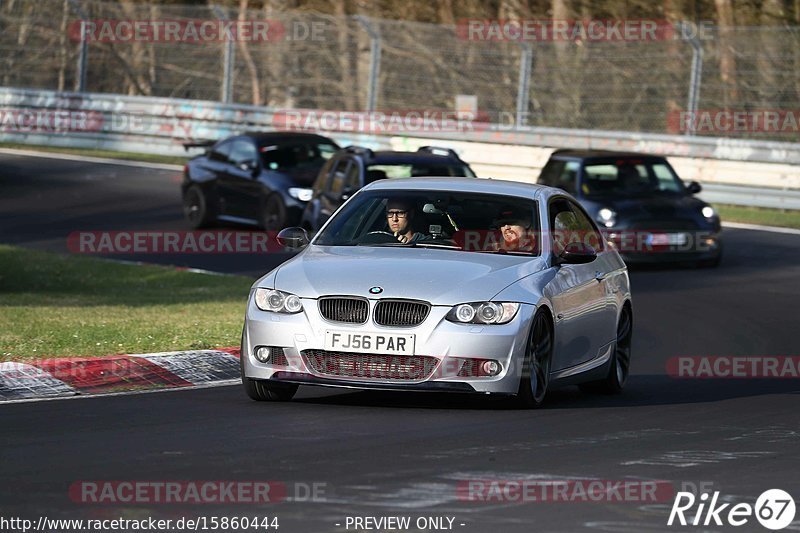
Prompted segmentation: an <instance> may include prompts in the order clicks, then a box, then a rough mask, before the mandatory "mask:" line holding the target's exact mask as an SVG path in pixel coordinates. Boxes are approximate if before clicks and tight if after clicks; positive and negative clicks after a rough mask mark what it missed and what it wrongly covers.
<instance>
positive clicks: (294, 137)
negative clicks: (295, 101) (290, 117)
mask: <svg viewBox="0 0 800 533" xmlns="http://www.w3.org/2000/svg"><path fill="white" fill-rule="evenodd" d="M242 135H243V136H246V137H251V138H252V139H254V140H255V141H256V142H257V143H258V144H259V145H263V144H266V143H277V142H286V141H300V140H304V141H315V142H325V143H331V144H334V145H336V146H338V144H336V142H335V141H334V140H333V139H330V138H328V137H324V136H322V135H317V134H316V133H304V132H299V131H247V132H245V133H243V134H242Z"/></svg>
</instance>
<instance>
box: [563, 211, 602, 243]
mask: <svg viewBox="0 0 800 533" xmlns="http://www.w3.org/2000/svg"><path fill="white" fill-rule="evenodd" d="M570 208H571V209H572V213H573V214H574V216H575V224H576V226H577V229H578V234H579V235H580V238H581V241H582V242H583V243H584V244H588V245H589V246H591V247H592V248H594V250H595V251H596V252H600V251H602V250H603V237H602V236H601V235H600V233H599V232H598V231H597V230H596V229H595V227H594V224H592V221H591V220H589V217H587V216H586V214H585V213H584V212H583V209H581V208H580V207H579V206H578V205H577V204H575V203H574V202H570Z"/></svg>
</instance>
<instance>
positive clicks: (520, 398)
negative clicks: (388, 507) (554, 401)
mask: <svg viewBox="0 0 800 533" xmlns="http://www.w3.org/2000/svg"><path fill="white" fill-rule="evenodd" d="M552 355H553V325H552V322H551V321H550V318H549V317H548V316H547V314H546V313H543V312H539V313H537V314H536V316H534V317H533V323H532V324H531V332H530V334H529V335H528V344H527V346H526V349H525V360H524V362H523V364H522V376H521V378H520V380H519V390H518V391H517V398H516V399H517V402H516V403H517V405H518V406H519V407H522V408H525V409H536V408H539V407H541V406H542V404H543V403H544V398H545V396H546V395H547V386H548V384H549V383H550V363H551V360H552Z"/></svg>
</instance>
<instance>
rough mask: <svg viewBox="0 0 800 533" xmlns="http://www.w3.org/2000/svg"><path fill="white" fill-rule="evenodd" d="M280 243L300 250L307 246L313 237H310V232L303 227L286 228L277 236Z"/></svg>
mask: <svg viewBox="0 0 800 533" xmlns="http://www.w3.org/2000/svg"><path fill="white" fill-rule="evenodd" d="M276 239H277V240H278V244H280V245H281V246H283V247H285V248H289V249H291V250H299V249H300V248H305V247H306V246H308V243H309V242H310V241H311V239H309V238H308V233H306V230H304V229H303V228H297V227H292V228H284V229H282V230H281V231H280V232H279V233H278V236H277V237H276Z"/></svg>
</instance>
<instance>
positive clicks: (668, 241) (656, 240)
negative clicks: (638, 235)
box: [649, 233, 686, 246]
mask: <svg viewBox="0 0 800 533" xmlns="http://www.w3.org/2000/svg"><path fill="white" fill-rule="evenodd" d="M649 240H650V244H651V245H653V246H683V245H684V244H686V234H685V233H653V234H651V235H650V239H649Z"/></svg>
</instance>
